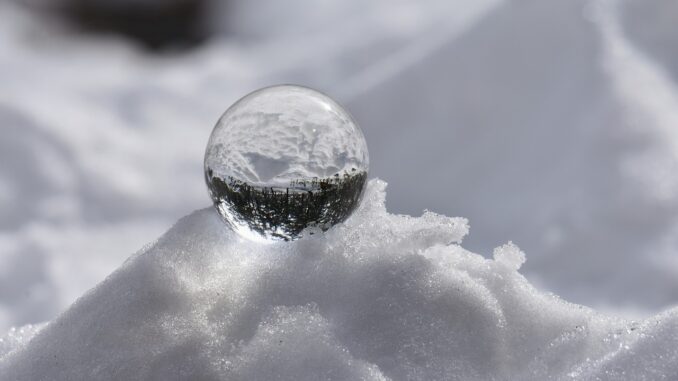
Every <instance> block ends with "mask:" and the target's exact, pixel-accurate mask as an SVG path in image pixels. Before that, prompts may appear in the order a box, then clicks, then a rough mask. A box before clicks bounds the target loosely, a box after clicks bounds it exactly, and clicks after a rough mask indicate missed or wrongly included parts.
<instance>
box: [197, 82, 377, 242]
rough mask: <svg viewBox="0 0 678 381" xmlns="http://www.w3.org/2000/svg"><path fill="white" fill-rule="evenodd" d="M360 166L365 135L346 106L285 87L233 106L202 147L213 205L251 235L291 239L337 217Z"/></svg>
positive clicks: (363, 166)
mask: <svg viewBox="0 0 678 381" xmlns="http://www.w3.org/2000/svg"><path fill="white" fill-rule="evenodd" d="M368 168H369V156H368V153H367V144H366V142H365V137H364V136H363V133H362V131H361V130H360V127H358V125H357V124H356V123H355V121H354V120H353V118H352V117H351V116H350V115H349V114H348V112H346V110H344V109H343V108H342V107H341V106H340V105H338V104H337V103H336V102H335V101H333V100H332V99H330V98H329V97H328V96H326V95H324V94H322V93H319V92H317V91H315V90H312V89H309V88H306V87H300V86H291V85H283V86H273V87H267V88H264V89H260V90H257V91H255V92H253V93H250V94H248V95H246V96H245V97H243V98H242V99H240V100H239V101H237V102H236V103H235V104H233V105H232V106H231V107H230V108H229V109H228V110H226V112H225V113H224V115H222V116H221V118H220V119H219V121H218V122H217V124H216V126H215V127H214V131H212V135H211V136H210V140H209V143H208V144H207V150H206V152H205V180H206V182H207V188H208V190H209V194H210V197H211V198H212V201H213V202H214V205H215V207H216V208H217V210H218V211H219V214H220V215H221V216H222V217H223V219H224V220H225V221H226V222H227V223H228V225H230V226H231V227H232V228H233V230H235V231H236V232H238V233H239V234H241V235H242V236H245V237H247V238H250V239H253V240H284V241H290V240H295V239H298V238H300V237H302V236H303V235H305V234H313V233H314V232H320V231H326V230H327V229H329V228H331V227H332V226H334V225H336V224H338V223H340V222H342V221H344V220H345V219H346V218H348V217H349V216H350V215H351V213H352V212H353V211H354V210H355V208H356V207H357V206H358V204H359V203H360V200H361V197H362V194H363V191H364V189H365V185H366V183H367V172H368Z"/></svg>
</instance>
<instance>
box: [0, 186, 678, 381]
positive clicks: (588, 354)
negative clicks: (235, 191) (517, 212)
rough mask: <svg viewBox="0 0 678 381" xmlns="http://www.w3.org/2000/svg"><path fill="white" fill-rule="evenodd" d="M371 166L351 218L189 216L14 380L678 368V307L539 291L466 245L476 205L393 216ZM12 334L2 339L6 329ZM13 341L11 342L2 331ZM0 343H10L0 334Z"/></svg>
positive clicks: (513, 263) (81, 304)
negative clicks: (271, 235)
mask: <svg viewBox="0 0 678 381" xmlns="http://www.w3.org/2000/svg"><path fill="white" fill-rule="evenodd" d="M384 198H385V183H383V182H381V181H379V180H372V181H371V182H370V183H369V186H368V190H367V193H366V196H365V202H364V203H363V204H362V205H361V208H360V209H359V210H358V211H357V212H356V214H355V215H354V216H352V217H351V218H350V219H349V220H347V222H346V223H344V224H340V225H338V226H337V227H335V228H334V229H331V230H330V231H328V233H326V234H323V235H320V236H315V237H314V238H308V239H304V240H300V241H296V242H293V243H279V244H273V245H259V244H256V243H252V242H250V241H246V240H242V239H240V238H239V237H238V236H237V235H236V234H235V233H233V232H232V231H230V230H229V229H228V228H227V227H226V226H225V225H224V224H223V223H222V222H221V220H220V219H219V217H218V216H217V214H216V213H215V211H214V209H213V208H208V209H203V210H199V211H197V212H195V213H193V214H191V215H189V216H188V217H185V218H183V219H182V220H181V221H179V222H178V223H177V224H176V225H175V226H174V227H173V228H172V229H170V230H169V231H168V232H167V233H166V234H165V235H163V236H162V237H161V238H160V239H159V240H158V241H157V242H155V243H154V244H153V245H151V246H150V247H148V248H146V249H144V250H142V251H141V252H140V253H138V254H136V255H134V256H132V257H131V258H130V259H129V260H128V261H127V262H125V264H124V265H123V266H122V267H121V268H120V269H118V270H117V271H115V272H114V273H113V274H112V275H111V276H109V277H108V278H107V279H106V280H105V281H103V282H102V283H101V284H99V285H98V286H97V287H95V288H94V289H93V290H91V291H89V292H88V293H86V294H85V295H84V296H83V297H82V298H80V299H79V300H78V301H77V302H76V303H75V304H74V305H73V306H72V307H71V308H69V309H68V310H67V311H66V312H64V313H63V314H62V315H60V316H59V317H58V318H57V319H55V320H54V321H52V322H51V323H49V324H48V325H47V326H46V327H44V328H42V330H40V331H39V332H38V333H37V334H35V336H34V337H33V339H32V340H30V341H28V343H26V340H21V339H13V337H16V334H15V333H10V336H9V339H10V340H9V345H10V351H9V352H8V350H7V348H5V349H4V351H5V352H8V353H7V354H5V355H4V356H2V352H1V351H0V375H2V379H3V380H42V379H49V380H77V379H87V380H99V379H125V380H137V379H138V380H146V379H163V380H175V379H176V380H179V379H201V380H213V379H214V380H216V379H228V380H272V379H278V380H359V379H363V380H474V379H478V380H488V379H497V380H547V379H554V380H555V379H570V378H575V379H580V380H593V379H600V380H618V379H629V380H631V379H633V380H640V379H652V380H654V379H666V380H672V379H676V377H678V346H676V342H677V341H676V340H678V309H674V310H669V311H667V312H665V313H663V314H660V315H657V316H655V317H652V318H649V319H646V320H643V321H639V322H633V321H627V320H623V319H617V318H612V317H608V316H605V315H602V314H599V313H597V312H595V311H593V310H591V309H588V308H586V307H583V306H579V305H575V304H570V303H567V302H564V301H562V300H561V299H559V298H558V297H556V296H554V295H550V294H545V293H543V292H540V291H538V290H537V289H535V288H534V287H533V286H532V285H531V284H530V283H529V282H528V281H527V280H526V279H525V278H524V277H523V276H522V275H520V274H519V273H518V272H517V271H516V270H517V268H518V267H519V266H520V264H521V263H522V262H523V261H524V254H522V253H521V252H520V249H518V248H517V247H516V246H515V245H513V244H507V245H505V246H503V247H501V248H498V249H497V250H496V252H495V258H496V259H495V260H490V259H485V258H483V257H482V256H480V255H478V254H474V253H471V252H469V251H467V250H465V249H464V248H462V247H461V246H460V245H459V243H460V241H461V239H462V238H463V237H464V236H465V235H466V234H467V232H468V226H467V222H466V220H465V219H461V218H449V217H445V216H442V215H437V214H434V213H430V212H428V213H426V214H424V215H423V216H422V217H418V218H415V217H409V216H404V215H393V214H389V213H387V212H386V209H385V206H384ZM6 340H7V339H4V341H3V343H5V341H6ZM4 345H5V346H6V345H7V344H4ZM0 348H1V347H0Z"/></svg>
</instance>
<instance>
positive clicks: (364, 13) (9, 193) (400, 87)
mask: <svg viewBox="0 0 678 381" xmlns="http://www.w3.org/2000/svg"><path fill="white" fill-rule="evenodd" d="M16 2H23V0H17V1H16ZM16 2H12V1H5V2H0V35H1V36H2V38H1V41H0V84H1V85H0V332H7V331H8V330H9V329H10V327H12V326H22V325H24V324H29V323H35V324H37V323H39V322H43V321H51V320H53V319H54V318H55V317H56V316H58V315H59V314H60V313H62V312H63V311H64V310H66V309H67V308H68V306H70V305H71V304H72V303H73V301H74V300H75V299H76V298H78V297H79V296H81V295H82V294H83V293H85V292H86V290H88V289H90V288H92V287H93V286H94V285H96V284H97V283H99V282H100V281H101V280H102V279H104V278H105V277H106V276H107V275H108V274H110V273H111V272H112V271H114V270H115V269H116V268H118V267H119V266H120V265H121V264H122V262H123V261H124V260H125V258H127V256H128V255H129V253H131V252H133V251H134V250H137V249H138V248H139V247H141V246H142V245H143V244H144V243H146V242H147V241H148V240H149V239H150V237H156V236H158V235H160V234H161V233H162V232H163V231H165V230H166V229H167V228H168V227H169V226H170V225H171V224H172V223H173V222H174V221H176V219H178V218H179V217H180V216H182V215H185V214H186V213H188V212H189V211H191V210H194V209H198V208H202V207H204V206H205V205H206V204H207V203H208V202H209V200H208V196H207V193H206V190H205V186H204V181H203V178H202V160H203V155H204V148H205V145H206V142H207V139H208V136H209V133H210V131H211V130H212V128H213V126H214V124H215V122H216V121H217V119H218V117H219V115H221V114H222V113H223V112H224V110H225V109H226V108H227V107H228V106H229V105H230V104H231V103H232V102H233V101H235V100H236V99H238V98H239V97H240V96H242V95H244V94H246V93H248V92H249V91H252V90H254V89H256V88H259V87H261V86H266V85H271V84H275V83H299V84H303V85H307V86H311V87H314V88H318V89H319V90H321V91H323V92H325V93H327V94H330V95H331V96H332V97H336V98H337V100H338V101H339V102H340V103H342V104H343V105H345V106H346V108H347V110H348V111H349V112H351V113H352V114H353V115H354V116H355V118H356V120H357V122H358V123H359V124H360V125H361V127H362V128H363V130H364V132H365V135H366V138H367V141H368V144H369V147H370V158H371V161H370V165H371V173H372V175H375V176H379V177H380V178H384V179H386V180H387V181H389V183H390V184H391V188H390V193H389V202H388V206H389V210H391V211H393V212H396V213H408V214H412V215H419V214H420V212H421V210H424V209H430V210H434V211H436V212H439V213H443V214H447V215H461V216H465V217H468V218H469V219H470V221H472V222H473V226H474V234H472V235H470V236H469V237H468V238H467V239H466V241H465V247H466V248H468V249H469V250H471V251H474V252H478V253H481V254H482V255H484V256H485V257H486V258H490V254H491V253H492V248H493V247H495V246H498V245H501V244H502V243H505V242H508V241H509V240H513V242H516V243H517V244H518V245H519V246H520V247H521V248H522V249H524V250H525V252H527V253H528V255H529V261H527V262H525V264H524V265H522V267H520V271H521V273H523V274H524V275H525V276H526V278H527V279H529V281H530V282H531V283H533V284H536V285H537V286H538V288H539V289H541V290H548V291H551V292H554V293H555V294H558V295H560V296H561V297H563V298H564V299H566V300H569V301H573V302H577V303H581V304H585V305H588V306H592V307H594V308H596V310H605V311H606V312H610V311H615V313H616V312H618V311H621V312H624V314H625V315H627V316H628V315H638V316H651V315H653V314H657V313H659V312H660V311H662V310H666V309H668V308H670V307H671V306H675V305H676V304H677V303H678V291H677V290H678V259H677V258H678V255H676V253H677V252H678V238H677V237H678V191H677V187H678V182H677V181H676V173H677V171H676V168H678V165H677V159H676V157H677V156H676V150H677V149H678V143H677V142H678V140H677V138H676V131H678V130H676V128H675V124H676V123H675V121H676V120H678V117H677V115H678V111H677V110H678V104H676V103H677V102H678V96H677V94H678V56H676V54H675V52H676V49H675V46H676V41H678V40H676V38H677V36H678V33H676V25H678V22H677V20H676V19H675V14H676V12H675V9H676V8H675V5H674V4H673V2H671V1H670V0H646V1H629V0H550V1H537V0H521V1H510V0H506V1H500V0H453V1H452V0H439V1H436V0H434V1H426V2H411V1H406V0H396V1H392V0H389V1H386V0H383V1H373V2H369V4H366V3H365V2H363V1H344V0H325V1H322V2H319V3H318V4H321V5H313V6H312V8H313V10H314V12H309V5H308V2H305V1H304V2H302V1H294V2H286V5H285V6H284V7H283V6H280V5H279V4H277V3H276V2H271V1H270V0H252V1H249V0H247V1H229V2H228V3H229V5H230V7H225V8H224V9H223V10H220V9H219V6H216V7H215V9H212V10H211V15H212V16H213V17H214V20H213V21H214V23H215V24H216V25H219V26H220V27H223V28H224V34H223V35H217V36H216V37H215V38H214V39H212V40H210V41H208V42H207V43H206V44H205V45H203V46H201V47H200V48H198V49H196V50H194V51H190V52H186V53H183V54H178V53H172V54H166V55H161V56H154V55H150V54H148V53H146V52H144V51H142V50H140V49H139V48H137V47H136V46H135V45H134V44H133V43H130V42H129V41H126V40H123V39H119V38H114V37H110V36H105V37H101V36H99V37H92V36H88V37H84V36H79V35H73V34H71V33H70V32H68V31H67V30H65V29H64V28H63V27H62V26H61V25H59V24H56V23H54V22H53V21H50V20H48V19H46V18H45V17H44V16H41V17H37V18H36V16H35V15H33V14H32V13H31V12H28V11H26V10H24V9H23V8H20V7H18V6H17V5H16ZM213 3H216V1H215V2H213ZM274 3H276V4H277V5H276V4H274ZM439 218H440V217H437V215H433V214H427V215H426V217H425V218H424V220H425V221H426V223H427V224H431V225H437V224H440V223H449V221H448V220H446V219H445V218H442V220H441V221H439V220H438V219H439ZM445 221H448V222H445ZM423 223H424V222H422V221H421V220H420V221H419V222H417V223H416V224H415V225H416V226H419V227H416V226H414V227H412V229H415V230H416V229H420V230H419V231H418V233H416V234H421V235H424V236H428V238H427V239H431V240H438V241H439V242H444V243H447V242H445V241H446V240H447V239H448V238H450V237H446V236H445V234H446V233H445V231H444V230H443V231H441V230H436V229H428V228H425V227H424V225H422V224H423ZM375 244H377V245H380V244H382V243H381V242H375ZM406 244H407V242H404V243H403V245H406ZM519 253H520V252H519V251H518V250H517V249H508V248H507V249H505V250H500V251H497V256H496V258H497V264H496V266H498V265H499V263H500V262H501V265H502V266H503V268H506V269H509V270H510V269H514V268H517V267H518V266H519V265H520V264H521V263H522V260H521V255H520V254H519ZM186 255H188V254H186ZM478 261H479V263H486V262H484V261H480V259H478ZM489 263H494V262H489ZM507 271H508V270H507ZM303 308H306V309H305V311H307V312H305V313H307V314H312V312H308V311H314V310H313V308H312V307H309V306H305V307H303ZM281 314H282V312H281ZM305 316H306V315H305ZM309 316H310V315H309ZM658 316H660V318H661V320H662V322H663V323H662V324H660V325H658V326H657V328H653V329H656V330H657V331H656V332H661V335H659V334H658V335H657V336H656V338H655V339H652V338H643V340H642V342H643V344H642V345H640V344H639V346H638V347H637V348H636V352H634V353H633V354H631V355H629V357H628V358H626V357H624V356H622V355H620V357H615V358H617V359H623V361H622V360H620V362H619V364H625V363H632V362H633V361H646V360H647V361H648V362H647V363H645V364H648V363H649V362H650V358H651V357H652V356H653V354H652V353H653V352H652V350H649V349H648V351H645V348H646V347H648V348H654V349H656V348H660V347H661V345H666V346H667V348H670V346H671V344H670V342H669V341H661V340H664V339H662V337H666V338H667V340H668V338H671V337H672V336H671V332H675V323H671V321H674V320H672V319H673V318H672V317H671V316H673V315H672V313H671V312H669V313H666V315H658ZM271 319H272V320H269V321H277V320H275V318H274V316H273V315H271ZM281 319H282V318H281ZM304 319H306V318H304ZM286 321H288V320H286ZM289 321H291V320H289ZM271 324H274V323H271ZM328 324H330V323H328ZM535 324H537V325H538V323H535ZM620 324H621V325H623V324H622V323H620ZM652 324H653V323H652V321H651V320H648V323H647V325H648V326H652ZM672 324H674V325H673V326H672ZM672 327H673V328H672ZM634 332H635V331H634ZM653 332H654V331H653ZM573 335H574V333H573ZM13 337H17V336H13ZM22 337H23V336H22ZM260 337H264V335H262V336H260ZM673 337H674V338H675V336H673ZM335 339H337V338H336V337H335ZM13 340H14V339H11V338H8V339H4V341H3V343H6V342H14V341H13ZM323 340H325V339H323ZM332 340H333V339H331V338H327V341H323V343H330V342H332ZM337 340H339V339H337ZM582 340H583V339H582ZM653 340H655V341H653ZM657 340H660V341H657ZM537 341H538V340H536V341H535V342H537ZM584 341H585V340H584ZM651 343H655V344H651ZM5 345H6V344H3V346H5ZM12 345H14V344H12ZM323 345H325V344H323ZM328 345H329V344H328ZM563 345H564V346H565V347H568V346H569V345H570V344H563ZM332 348H335V349H336V347H332ZM641 349H642V352H641ZM654 349H653V350H654ZM349 350H350V348H349ZM318 351H319V352H322V351H320V349H318ZM629 353H630V352H629ZM645 354H647V357H645ZM352 356H353V358H356V359H358V358H360V355H357V354H353V355H352ZM346 358H347V359H348V358H349V357H346ZM568 358H569V357H568ZM593 358H594V357H592V359H593ZM346 361H348V360H346ZM356 361H357V360H356ZM592 361H593V360H592ZM615 361H616V360H615ZM656 361H658V362H660V361H661V359H660V358H659V357H657V360H656ZM662 364H665V365H667V366H668V362H664V363H662ZM535 366H536V365H535ZM357 368H361V369H364V370H365V371H366V372H368V371H369V369H372V368H370V366H369V365H364V366H359V367H358V366H357ZM380 369H381V368H380ZM610 369H611V368H610ZM625 369H627V370H628V368H625ZM652 369H661V366H659V365H657V366H656V367H655V368H652ZM243 372H245V371H244V370H243ZM0 379H1V377H0Z"/></svg>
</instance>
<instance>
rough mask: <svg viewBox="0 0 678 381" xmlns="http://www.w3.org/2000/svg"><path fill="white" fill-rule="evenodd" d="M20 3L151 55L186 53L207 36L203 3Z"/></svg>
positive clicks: (194, 0)
mask: <svg viewBox="0 0 678 381" xmlns="http://www.w3.org/2000/svg"><path fill="white" fill-rule="evenodd" d="M23 2H24V3H25V4H27V5H29V6H31V7H40V8H45V9H46V10H49V11H51V13H53V14H56V15H59V16H61V17H63V18H65V19H66V20H67V21H68V22H69V23H70V24H71V25H72V26H73V27H75V28H76V29H78V31H82V32H87V33H100V34H118V35H123V36H125V37H128V38H130V39H133V40H135V41H137V42H139V43H140V44H141V45H142V46H144V47H146V48H149V49H151V50H155V51H158V50H167V49H171V50H179V49H188V48H191V47H195V46H197V45H199V44H200V43H202V42H203V41H205V40H206V39H207V37H208V36H209V28H207V27H206V23H205V15H206V8H207V7H206V3H207V2H208V1H206V0H137V1H134V0H113V1H111V0H60V1H55V2H45V1H35V0H33V1H31V0H25V1H23Z"/></svg>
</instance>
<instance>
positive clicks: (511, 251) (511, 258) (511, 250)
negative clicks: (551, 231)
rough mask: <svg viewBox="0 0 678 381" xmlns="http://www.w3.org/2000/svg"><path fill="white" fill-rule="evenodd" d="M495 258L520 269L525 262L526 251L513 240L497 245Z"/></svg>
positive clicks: (515, 268)
mask: <svg viewBox="0 0 678 381" xmlns="http://www.w3.org/2000/svg"><path fill="white" fill-rule="evenodd" d="M493 257H494V260H495V261H497V262H499V263H503V264H505V265H507V266H509V267H511V268H512V269H514V270H518V269H519V268H520V266H522V265H523V263H525V253H523V252H522V250H520V248H519V247H518V246H516V245H515V244H514V243H513V242H510V241H509V243H507V244H506V245H503V246H500V247H497V248H495V249H494V253H493Z"/></svg>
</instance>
